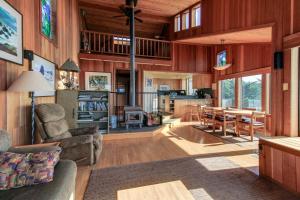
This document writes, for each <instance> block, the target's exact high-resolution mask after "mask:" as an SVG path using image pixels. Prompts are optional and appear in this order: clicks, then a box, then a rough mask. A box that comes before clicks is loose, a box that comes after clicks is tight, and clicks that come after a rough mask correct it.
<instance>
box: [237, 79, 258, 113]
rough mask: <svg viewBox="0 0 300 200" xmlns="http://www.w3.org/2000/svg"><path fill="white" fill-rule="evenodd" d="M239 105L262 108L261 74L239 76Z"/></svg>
mask: <svg viewBox="0 0 300 200" xmlns="http://www.w3.org/2000/svg"><path fill="white" fill-rule="evenodd" d="M241 85H242V87H241V107H242V108H254V109H256V110H262V75H255V76H247V77H242V78H241Z"/></svg>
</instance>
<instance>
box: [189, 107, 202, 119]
mask: <svg viewBox="0 0 300 200" xmlns="http://www.w3.org/2000/svg"><path fill="white" fill-rule="evenodd" d="M198 107H199V106H198V105H188V109H189V114H190V121H193V117H195V118H196V119H197V120H198V121H200V117H199V110H198Z"/></svg>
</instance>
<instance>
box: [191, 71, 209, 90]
mask: <svg viewBox="0 0 300 200" xmlns="http://www.w3.org/2000/svg"><path fill="white" fill-rule="evenodd" d="M211 85H212V74H195V75H193V89H201V88H211Z"/></svg>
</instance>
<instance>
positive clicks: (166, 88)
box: [159, 85, 170, 91]
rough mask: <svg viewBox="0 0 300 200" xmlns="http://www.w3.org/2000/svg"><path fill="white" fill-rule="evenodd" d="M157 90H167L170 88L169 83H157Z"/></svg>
mask: <svg viewBox="0 0 300 200" xmlns="http://www.w3.org/2000/svg"><path fill="white" fill-rule="evenodd" d="M159 90H161V91H168V90H170V86H169V85H159Z"/></svg>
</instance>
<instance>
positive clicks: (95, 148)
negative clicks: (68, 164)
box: [35, 104, 102, 165]
mask: <svg viewBox="0 0 300 200" xmlns="http://www.w3.org/2000/svg"><path fill="white" fill-rule="evenodd" d="M35 112H36V116H35V121H36V125H37V129H36V131H37V132H38V134H39V135H40V136H41V138H42V140H43V142H45V143H49V142H60V146H61V147H62V149H63V151H62V153H61V158H62V159H69V160H73V161H75V162H76V163H77V164H78V165H86V164H89V165H93V164H95V163H96V162H97V160H98V158H99V155H100V153H101V151H102V135H101V134H100V133H98V127H87V128H77V129H69V126H68V124H67V121H66V120H65V110H64V108H63V107H62V106H60V105H59V104H40V105H37V106H36V110H35Z"/></svg>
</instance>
